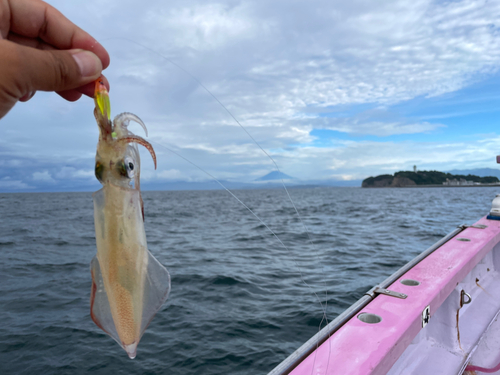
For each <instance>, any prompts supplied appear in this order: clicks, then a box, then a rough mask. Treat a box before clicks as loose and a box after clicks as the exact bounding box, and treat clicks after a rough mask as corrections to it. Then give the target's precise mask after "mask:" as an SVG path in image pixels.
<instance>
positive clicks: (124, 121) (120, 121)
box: [113, 112, 148, 137]
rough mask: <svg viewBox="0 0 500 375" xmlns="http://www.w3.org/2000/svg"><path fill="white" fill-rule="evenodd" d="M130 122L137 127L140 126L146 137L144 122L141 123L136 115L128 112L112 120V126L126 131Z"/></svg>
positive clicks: (146, 131) (146, 130)
mask: <svg viewBox="0 0 500 375" xmlns="http://www.w3.org/2000/svg"><path fill="white" fill-rule="evenodd" d="M130 121H134V122H136V123H138V124H139V125H141V126H142V128H143V129H144V132H145V133H146V137H147V136H148V129H147V128H146V125H145V124H144V122H142V120H141V119H140V118H139V117H138V116H137V115H134V114H133V113H130V112H123V113H120V114H119V115H117V116H116V117H115V118H114V120H113V125H114V127H115V128H119V129H123V130H127V126H128V124H129V122H130ZM124 133H126V132H124Z"/></svg>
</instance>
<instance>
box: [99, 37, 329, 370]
mask: <svg viewBox="0 0 500 375" xmlns="http://www.w3.org/2000/svg"><path fill="white" fill-rule="evenodd" d="M113 39H114V40H124V41H127V42H129V43H133V44H135V45H137V46H139V47H142V48H144V49H146V50H148V51H149V52H151V53H153V54H155V55H157V56H159V57H161V58H162V59H164V60H166V61H167V62H169V63H170V64H172V65H174V66H175V67H176V68H178V69H179V70H181V71H182V72H183V73H184V74H186V75H187V76H189V77H190V78H191V79H192V80H194V81H195V82H196V83H197V84H198V85H199V86H200V87H202V88H203V90H205V92H207V93H208V94H209V95H210V96H211V97H212V98H213V99H214V100H215V101H216V102H217V103H218V104H219V105H220V106H221V107H222V108H223V109H224V110H225V111H226V112H227V113H228V114H229V116H231V118H232V119H233V120H234V121H235V122H236V123H237V124H238V126H239V127H240V128H241V129H242V130H243V131H244V132H245V133H246V134H247V135H248V137H250V139H251V140H252V141H253V142H254V143H255V145H256V146H257V147H258V148H259V149H260V150H261V151H262V152H263V153H264V154H265V155H266V156H267V157H268V158H269V159H270V160H271V162H272V164H273V165H274V166H275V168H276V170H277V171H278V173H279V175H280V181H281V184H282V186H283V189H284V190H285V192H286V195H287V197H288V200H289V201H290V203H291V204H292V206H293V209H294V210H295V213H296V214H297V217H298V219H299V221H300V223H301V225H302V227H303V228H304V230H305V232H306V234H307V238H308V241H309V243H310V244H311V245H312V247H313V249H314V250H315V251H317V248H316V245H315V243H314V241H313V240H312V238H311V235H310V232H309V229H308V228H307V226H306V224H305V223H304V221H303V220H302V216H301V215H300V214H299V211H298V209H297V207H296V205H295V203H294V201H293V199H292V197H291V196H290V193H289V192H288V189H287V187H286V185H285V182H284V180H283V177H282V176H283V173H282V172H281V169H280V168H279V166H278V164H277V163H276V161H275V160H274V159H273V158H272V156H271V155H270V154H269V153H268V152H267V151H266V150H264V148H263V147H262V146H261V145H260V144H259V143H258V142H257V140H256V139H255V138H254V137H253V136H252V135H251V134H250V132H249V131H248V130H247V129H246V128H245V127H244V126H243V125H242V124H241V123H240V121H239V120H238V119H237V118H236V117H235V116H234V115H233V113H232V112H231V111H230V110H229V109H228V108H227V107H226V106H225V105H224V104H223V103H222V102H221V101H220V100H219V99H218V98H217V97H216V96H215V95H214V94H213V93H212V92H211V91H210V90H209V89H208V88H207V87H206V86H205V85H204V84H203V83H202V82H201V81H200V80H199V79H198V78H197V77H195V76H194V75H193V74H191V73H190V72H189V71H188V70H186V69H184V68H183V67H182V66H180V65H179V64H177V63H176V62H174V61H173V60H171V59H169V58H168V57H166V56H164V55H162V54H161V53H159V52H157V51H155V50H153V49H151V48H149V47H147V46H145V45H143V44H141V43H138V42H136V41H133V40H131V39H128V38H124V37H110V38H106V39H103V40H113ZM152 143H154V144H156V145H157V146H160V147H163V148H165V149H166V150H168V151H170V152H172V153H173V154H175V155H177V156H178V157H180V158H182V159H183V160H185V161H187V162H188V163H190V164H191V165H193V166H194V167H196V168H198V169H199V170H200V171H202V172H203V173H205V174H206V175H207V176H209V177H210V178H212V179H213V180H214V181H215V182H217V183H218V184H219V185H220V186H221V187H222V188H223V189H224V190H226V191H227V192H228V193H229V194H230V195H231V196H232V197H233V198H235V199H236V200H237V201H238V202H239V203H240V204H241V205H243V206H244V207H245V208H246V209H247V210H248V211H249V212H250V213H251V214H252V215H253V216H254V217H255V218H256V219H257V220H258V221H259V222H260V223H262V224H263V225H264V226H265V227H266V228H267V229H268V230H269V231H270V232H271V233H272V235H273V236H274V237H275V238H276V239H277V240H278V241H279V243H280V244H281V245H282V246H283V247H284V248H285V250H286V251H287V252H288V253H290V250H289V249H288V247H287V246H286V245H285V244H284V243H283V242H282V241H281V239H280V238H279V237H278V236H277V235H276V233H275V232H274V231H273V230H272V229H271V228H270V227H269V226H268V225H267V224H266V223H265V222H264V221H263V220H262V219H260V218H259V217H258V216H257V215H256V214H255V213H254V212H253V211H252V210H251V209H250V208H249V207H248V206H247V205H246V204H245V203H243V202H242V201H241V200H240V199H239V198H238V197H237V196H236V195H235V194H234V193H233V192H232V191H231V190H229V189H228V188H227V187H226V186H224V184H222V183H221V182H220V181H219V180H218V179H217V178H215V177H214V176H213V175H212V174H210V173H209V172H207V171H205V170H204V169H203V168H201V167H200V166H198V165H196V164H195V163H193V162H192V161H190V160H188V159H187V158H185V157H184V156H182V155H181V154H179V153H177V152H175V151H173V150H172V149H170V148H168V147H166V146H163V145H161V144H159V143H157V142H152ZM292 259H293V261H294V263H295V266H296V267H297V270H298V271H299V274H300V278H301V280H302V282H303V283H304V284H305V285H306V286H307V287H308V288H309V289H310V290H311V291H312V292H313V294H314V295H315V296H316V298H317V300H318V302H319V304H320V306H321V309H322V310H323V317H322V319H321V321H320V324H319V329H320V330H321V325H322V323H323V321H325V322H326V325H328V317H327V308H328V288H327V285H326V280H325V279H323V280H324V284H325V305H324V306H323V303H322V302H321V299H320V298H319V296H318V295H317V293H316V292H315V291H314V290H313V289H312V287H311V286H310V285H309V284H307V282H306V281H305V279H304V277H303V274H302V270H301V269H300V267H299V265H298V263H297V261H296V259H295V258H294V257H292ZM321 268H322V273H323V275H324V274H325V272H324V268H323V266H322V267H321ZM328 336H330V335H328ZM316 347H318V344H317V346H316ZM315 358H316V356H315ZM329 360H330V356H328V362H329ZM313 368H314V365H313ZM327 368H328V364H327Z"/></svg>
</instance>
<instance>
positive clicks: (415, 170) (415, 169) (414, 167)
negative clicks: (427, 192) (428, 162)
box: [413, 165, 417, 173]
mask: <svg viewBox="0 0 500 375" xmlns="http://www.w3.org/2000/svg"><path fill="white" fill-rule="evenodd" d="M413 172H415V173H417V166H416V165H414V166H413Z"/></svg>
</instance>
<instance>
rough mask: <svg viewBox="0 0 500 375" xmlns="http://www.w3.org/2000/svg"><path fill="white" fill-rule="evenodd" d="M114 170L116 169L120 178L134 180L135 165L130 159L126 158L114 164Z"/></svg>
mask: <svg viewBox="0 0 500 375" xmlns="http://www.w3.org/2000/svg"><path fill="white" fill-rule="evenodd" d="M116 168H117V169H118V173H120V176H123V177H127V178H134V174H135V173H134V168H135V164H134V161H133V160H132V159H131V158H129V157H126V158H125V159H124V160H122V161H120V162H118V163H117V164H116Z"/></svg>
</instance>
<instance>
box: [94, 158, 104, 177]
mask: <svg viewBox="0 0 500 375" xmlns="http://www.w3.org/2000/svg"><path fill="white" fill-rule="evenodd" d="M94 173H95V177H96V178H97V179H98V180H99V181H100V182H102V175H103V173H104V165H103V164H102V163H101V162H98V161H97V162H96V163H95V170H94Z"/></svg>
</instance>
